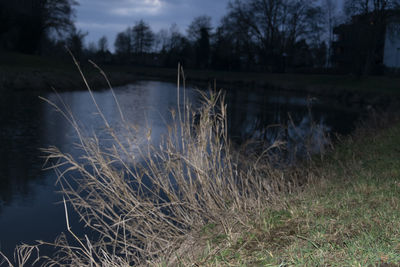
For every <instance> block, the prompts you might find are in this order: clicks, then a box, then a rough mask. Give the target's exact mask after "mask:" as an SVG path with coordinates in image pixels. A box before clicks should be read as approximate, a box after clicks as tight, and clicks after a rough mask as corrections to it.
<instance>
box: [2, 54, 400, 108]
mask: <svg viewBox="0 0 400 267" xmlns="http://www.w3.org/2000/svg"><path fill="white" fill-rule="evenodd" d="M0 59H1V60H0V90H1V89H2V90H34V91H49V90H53V88H54V89H56V90H57V91H65V90H86V86H85V84H84V83H83V81H82V78H81V76H80V74H79V72H78V70H77V68H76V66H75V65H74V63H73V62H72V60H66V61H54V60H52V59H49V58H42V57H38V56H28V55H21V54H6V55H2V56H1V58H0ZM101 67H102V68H103V70H104V71H105V73H106V74H107V76H108V78H109V80H110V82H111V85H112V86H119V85H125V84H128V83H132V82H135V81H138V80H161V81H170V82H176V76H177V70H176V69H175V68H149V67H136V66H115V65H104V66H101ZM82 69H83V71H84V73H85V76H86V78H87V80H88V81H89V83H90V85H91V86H92V87H93V89H95V90H101V89H104V88H108V84H107V82H106V81H105V79H104V77H103V76H102V75H101V74H100V73H99V71H98V70H97V69H95V68H94V67H93V66H92V65H91V64H90V63H87V62H83V64H82ZM185 74H186V75H185V76H186V80H187V83H188V84H190V85H193V86H199V87H201V88H205V87H207V86H212V87H213V86H214V81H215V82H216V84H217V87H219V88H246V89H251V88H266V89H268V90H279V91H288V92H293V91H294V92H302V93H306V94H307V93H308V94H312V95H313V96H317V97H318V96H326V97H333V98H335V99H338V100H339V101H340V102H343V103H346V104H351V105H353V104H359V105H364V106H367V105H372V106H375V107H379V108H382V107H385V108H387V107H388V106H393V107H395V106H398V105H400V86H399V84H400V77H389V76H371V77H362V78H358V77H355V76H352V75H312V74H287V73H284V74H271V73H246V72H227V71H206V70H185Z"/></svg>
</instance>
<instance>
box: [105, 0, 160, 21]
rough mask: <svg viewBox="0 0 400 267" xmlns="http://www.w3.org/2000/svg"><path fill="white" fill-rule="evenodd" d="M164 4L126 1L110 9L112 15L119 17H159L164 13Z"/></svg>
mask: <svg viewBox="0 0 400 267" xmlns="http://www.w3.org/2000/svg"><path fill="white" fill-rule="evenodd" d="M163 6H164V3H163V2H161V0H126V1H123V2H122V3H120V4H118V6H117V7H115V8H111V9H110V14H113V15H117V16H127V17H128V16H132V15H137V14H141V15H143V16H146V15H157V14H160V13H161V12H162V9H163Z"/></svg>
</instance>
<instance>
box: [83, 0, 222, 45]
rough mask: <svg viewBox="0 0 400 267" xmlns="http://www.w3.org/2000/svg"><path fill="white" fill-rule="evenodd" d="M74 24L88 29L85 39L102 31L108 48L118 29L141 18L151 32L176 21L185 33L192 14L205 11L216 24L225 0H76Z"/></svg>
mask: <svg viewBox="0 0 400 267" xmlns="http://www.w3.org/2000/svg"><path fill="white" fill-rule="evenodd" d="M78 2H79V6H77V7H76V11H77V12H76V15H77V16H76V26H77V27H78V29H81V30H83V31H87V32H89V35H88V36H87V37H86V42H87V43H88V42H90V41H94V42H95V43H97V40H98V39H99V38H100V37H101V36H103V35H105V36H107V38H108V43H109V49H111V50H113V49H114V40H115V36H116V34H117V33H118V32H121V31H123V30H125V29H126V28H127V27H128V26H132V25H134V24H135V22H137V21H139V20H140V19H143V20H144V21H145V22H147V23H149V24H150V26H151V27H152V29H153V31H154V32H157V31H159V30H160V29H162V28H166V29H168V28H169V27H170V26H171V24H172V23H176V24H178V26H179V28H180V31H181V32H182V33H185V31H186V28H187V26H188V25H189V24H190V22H191V21H192V19H193V18H194V17H196V16H201V15H209V16H211V17H212V18H213V25H217V24H218V23H219V20H220V19H221V17H222V16H223V15H225V14H226V10H227V9H226V7H227V5H228V2H229V0H78Z"/></svg>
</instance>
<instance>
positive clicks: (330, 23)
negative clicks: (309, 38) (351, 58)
mask: <svg viewBox="0 0 400 267" xmlns="http://www.w3.org/2000/svg"><path fill="white" fill-rule="evenodd" d="M323 6H324V13H325V14H326V25H327V31H328V55H327V66H328V67H330V66H331V57H332V42H333V28H334V27H335V25H336V24H337V14H336V11H337V2H336V1H334V0H324V3H323Z"/></svg>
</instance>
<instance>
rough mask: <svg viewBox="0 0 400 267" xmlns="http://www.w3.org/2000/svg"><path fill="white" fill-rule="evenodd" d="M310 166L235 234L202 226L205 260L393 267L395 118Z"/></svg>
mask: <svg viewBox="0 0 400 267" xmlns="http://www.w3.org/2000/svg"><path fill="white" fill-rule="evenodd" d="M318 165H319V166H317V167H315V169H313V173H314V175H313V176H314V178H313V179H312V180H311V181H310V184H309V185H308V186H306V188H305V190H304V191H302V192H300V193H296V194H291V195H287V196H284V197H283V199H284V200H283V201H282V202H281V205H277V206H276V207H273V206H271V207H266V208H265V210H264V215H263V218H264V219H263V220H261V221H263V223H262V224H260V223H259V222H260V220H258V222H257V221H254V226H255V227H253V228H249V229H242V230H241V231H237V237H236V238H235V239H234V240H230V239H227V238H226V236H221V234H220V233H219V232H218V231H213V230H210V227H208V228H205V229H206V230H205V232H206V234H205V235H203V238H204V239H205V242H206V244H207V245H206V246H204V247H203V249H204V252H203V255H202V256H201V257H200V258H199V259H198V262H201V265H209V266H399V264H400V124H399V123H397V124H395V125H393V126H392V127H390V128H388V129H384V130H376V129H375V130H374V131H372V132H370V131H364V132H363V133H358V134H356V135H355V136H354V137H353V138H351V139H349V140H347V141H345V142H344V143H342V144H340V145H338V147H337V148H336V150H335V151H334V152H333V153H332V154H331V155H329V157H328V158H327V159H326V160H325V161H324V162H322V163H321V162H320V163H319V164H318Z"/></svg>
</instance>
